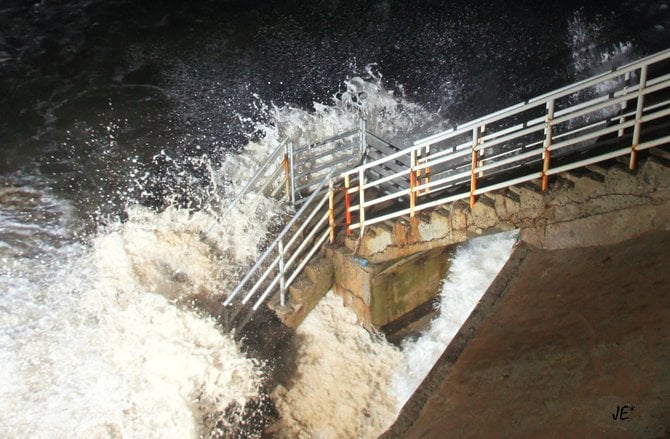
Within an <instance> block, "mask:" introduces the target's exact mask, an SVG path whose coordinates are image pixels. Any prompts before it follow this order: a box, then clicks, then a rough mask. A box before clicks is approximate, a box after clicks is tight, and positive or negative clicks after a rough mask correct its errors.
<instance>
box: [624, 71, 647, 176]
mask: <svg viewBox="0 0 670 439" xmlns="http://www.w3.org/2000/svg"><path fill="white" fill-rule="evenodd" d="M646 86H647V66H646V65H644V66H642V68H641V69H640V88H639V89H638V91H637V93H638V95H637V108H636V110H635V125H634V127H633V143H632V144H631V146H630V164H629V165H628V167H629V168H630V169H631V171H632V170H633V169H635V164H636V163H637V145H639V143H640V128H641V125H642V109H643V108H644V94H642V93H643V91H644V89H645V87H646Z"/></svg>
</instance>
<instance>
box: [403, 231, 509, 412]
mask: <svg viewBox="0 0 670 439" xmlns="http://www.w3.org/2000/svg"><path fill="white" fill-rule="evenodd" d="M517 237H518V232H516V231H513V232H505V233H501V234H497V235H492V236H485V237H480V238H474V239H471V240H469V241H467V242H465V243H464V244H462V245H460V246H459V247H458V249H457V251H456V253H455V255H454V257H453V260H452V262H451V266H450V267H449V272H448V274H447V276H446V278H445V280H444V283H443V284H442V291H441V293H440V305H439V307H440V308H439V313H438V315H437V317H435V318H434V319H433V320H432V321H431V323H430V326H429V327H428V329H427V330H426V331H425V332H424V333H423V334H421V336H420V337H419V338H418V339H416V340H412V341H408V342H405V343H404V344H403V347H402V352H403V362H402V364H401V365H400V367H399V368H397V369H396V371H395V374H394V376H393V394H394V395H395V397H396V398H397V400H398V403H399V405H400V406H402V405H404V404H405V402H406V401H407V400H408V399H409V398H410V396H412V393H414V391H415V390H416V388H417V387H418V386H419V385H420V384H421V381H423V379H424V378H425V377H426V375H427V374H428V372H430V369H431V368H432V367H433V365H434V364H435V362H436V361H437V359H438V358H439V357H440V355H442V352H444V350H445V349H446V347H447V346H448V345H449V343H450V342H451V340H452V339H453V338H454V336H455V335H456V334H457V333H458V330H459V329H460V328H461V326H463V323H464V322H465V320H466V319H467V318H468V316H469V315H470V313H472V310H473V309H474V308H475V306H477V303H479V300H480V299H481V297H482V295H483V294H484V293H485V292H486V290H487V289H488V287H489V286H490V285H491V282H493V280H494V279H495V278H496V276H497V275H498V273H499V272H500V270H501V269H502V267H503V266H504V265H505V262H507V260H508V259H509V256H510V255H511V254H512V247H513V245H514V243H515V242H516V241H517Z"/></svg>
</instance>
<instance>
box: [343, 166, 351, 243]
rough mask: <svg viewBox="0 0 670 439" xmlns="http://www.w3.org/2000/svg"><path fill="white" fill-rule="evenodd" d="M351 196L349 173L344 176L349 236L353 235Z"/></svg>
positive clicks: (345, 208)
mask: <svg viewBox="0 0 670 439" xmlns="http://www.w3.org/2000/svg"><path fill="white" fill-rule="evenodd" d="M350 209H351V198H350V196H349V174H347V175H345V176H344V221H345V222H346V223H347V236H349V235H351V228H350V227H349V226H351V210H350Z"/></svg>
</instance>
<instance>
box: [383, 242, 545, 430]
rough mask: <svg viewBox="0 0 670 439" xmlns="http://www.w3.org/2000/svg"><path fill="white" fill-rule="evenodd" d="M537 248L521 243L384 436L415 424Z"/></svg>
mask: <svg viewBox="0 0 670 439" xmlns="http://www.w3.org/2000/svg"><path fill="white" fill-rule="evenodd" d="M533 249H534V247H533V246H531V245H530V244H527V243H525V242H519V243H518V244H517V246H516V248H515V249H514V251H513V252H512V255H511V256H510V258H509V259H508V260H507V262H506V263H505V265H504V266H503V268H502V270H501V271H500V273H499V274H498V276H497V277H496V278H495V279H494V280H493V282H492V283H491V285H490V286H489V288H488V289H487V290H486V292H485V293H484V295H483V296H482V299H480V301H479V303H478V304H477V306H476V307H475V309H474V310H473V311H472V313H471V314H470V316H468V318H467V319H466V321H465V323H463V326H461V328H460V329H459V331H458V333H457V334H456V335H455V336H454V338H453V339H452V340H451V342H450V343H449V345H448V346H447V348H446V349H445V350H444V352H443V353H442V355H441V356H440V358H439V359H438V360H437V362H436V363H435V366H434V367H433V368H432V369H431V371H430V372H429V373H428V375H427V376H426V378H424V380H423V381H422V383H421V384H420V385H419V387H418V388H417V390H416V391H415V392H414V394H412V396H411V398H410V399H409V400H408V401H407V403H405V405H404V406H403V408H402V410H401V411H400V414H399V415H398V418H397V419H396V420H395V422H394V423H393V425H392V426H391V427H389V429H388V430H387V431H386V432H385V433H384V434H382V435H381V436H380V438H383V439H391V438H401V437H403V436H404V434H405V433H406V432H407V431H408V430H409V429H410V428H411V427H412V426H413V425H414V424H415V422H416V421H417V420H418V418H419V416H420V414H421V412H422V411H423V407H424V406H425V404H426V402H427V401H428V399H429V398H430V396H431V395H433V394H434V392H435V390H436V389H437V388H439V386H440V384H441V383H442V382H443V381H444V379H445V377H446V376H448V375H449V373H450V371H451V368H452V367H453V366H454V364H455V363H456V361H458V358H459V357H460V355H461V353H462V352H463V350H464V349H465V347H466V346H467V345H468V344H469V343H470V341H471V340H472V339H473V338H474V337H475V335H476V334H477V332H478V331H479V328H480V327H481V325H482V324H483V323H484V321H486V319H487V318H488V317H489V316H490V315H491V314H492V313H493V311H494V310H495V308H496V305H497V304H498V302H499V301H500V299H501V298H502V297H503V296H504V295H505V293H506V292H507V290H508V285H509V284H510V282H512V280H513V279H514V278H515V275H516V273H517V271H518V270H519V267H520V266H521V264H522V263H523V261H524V260H525V259H526V257H527V256H528V254H529V253H530V252H531V251H533Z"/></svg>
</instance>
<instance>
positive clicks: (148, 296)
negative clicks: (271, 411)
mask: <svg viewBox="0 0 670 439" xmlns="http://www.w3.org/2000/svg"><path fill="white" fill-rule="evenodd" d="M135 244H139V243H138V242H136V243H135ZM126 246H127V242H124V240H123V239H122V238H121V234H119V233H118V232H111V233H109V234H106V235H103V236H101V237H99V238H97V239H96V240H95V242H94V243H93V245H92V248H88V247H84V246H79V245H72V246H69V247H68V248H67V249H62V250H61V252H60V256H61V258H62V259H61V262H60V263H59V264H58V265H57V266H56V265H47V266H39V265H37V264H35V265H32V266H31V264H30V263H26V264H24V266H23V267H21V268H23V269H31V272H30V273H27V272H24V273H23V274H24V276H23V277H22V278H17V276H16V274H17V273H16V271H13V272H5V273H3V276H2V278H0V281H2V284H3V285H5V286H8V288H7V289H6V290H4V292H3V294H2V296H0V311H1V312H0V328H2V331H1V332H0V358H1V359H2V364H3V369H4V371H5V372H4V373H3V374H2V376H1V377H0V412H1V413H3V416H2V417H1V418H0V436H3V437H54V436H57V437H151V436H155V435H156V434H157V432H169V433H170V434H171V435H172V434H174V435H176V436H180V437H198V436H200V435H201V434H206V433H208V432H209V431H214V430H216V428H215V426H216V424H217V423H219V424H220V425H219V426H220V427H222V428H225V427H228V428H230V427H231V426H233V425H235V424H236V423H238V422H239V419H235V412H236V411H237V413H238V414H240V413H241V411H242V409H243V407H244V405H245V404H246V402H248V401H249V400H251V399H254V398H260V397H261V396H260V395H259V390H258V389H259V383H260V380H261V377H262V373H261V370H262V367H261V365H259V364H257V363H256V362H255V361H254V360H252V359H247V358H245V357H244V356H243V355H241V354H240V352H239V350H238V347H237V345H236V343H235V342H234V341H233V340H232V338H231V337H230V336H228V335H226V334H222V333H221V331H220V329H219V328H218V327H217V326H216V325H215V322H214V321H213V320H212V319H211V318H208V317H204V316H202V315H200V314H197V313H196V312H194V311H191V310H188V309H184V308H181V307H177V306H176V305H175V303H174V301H171V300H170V298H169V297H168V296H166V295H162V294H159V293H158V292H156V291H154V292H152V291H151V288H152V287H153V286H154V285H152V284H151V283H146V282H145V281H142V280H140V278H141V275H138V264H137V263H136V262H133V260H132V257H130V256H129V253H128V252H127V250H126V248H124V247H126ZM164 257H166V256H164ZM15 268H17V269H18V267H15ZM145 284H146V289H145V288H143V287H142V286H143V285H145ZM226 410H228V411H227V412H226V416H223V413H224V411H226Z"/></svg>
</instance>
